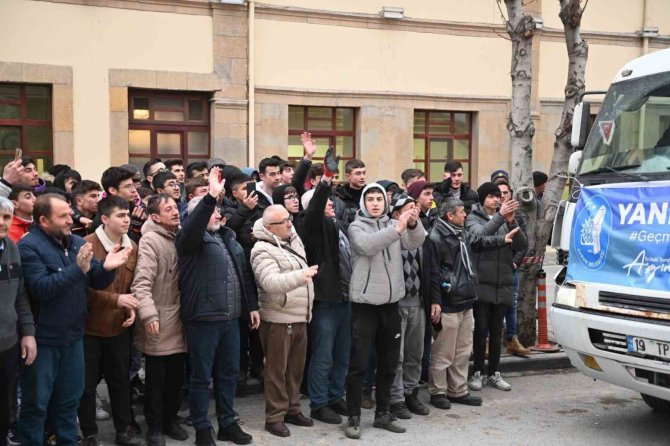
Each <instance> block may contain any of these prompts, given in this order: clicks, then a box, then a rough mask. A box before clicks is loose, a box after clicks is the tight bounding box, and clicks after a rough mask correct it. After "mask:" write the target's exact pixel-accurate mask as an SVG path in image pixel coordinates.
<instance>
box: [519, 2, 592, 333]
mask: <svg viewBox="0 0 670 446" xmlns="http://www.w3.org/2000/svg"><path fill="white" fill-rule="evenodd" d="M558 1H559V3H560V7H561V9H560V12H559V17H560V19H561V22H562V23H563V31H564V34H565V44H566V47H567V50H568V78H567V83H566V85H565V102H564V104H563V112H562V114H561V122H560V124H559V126H558V129H556V140H555V142H554V154H553V157H552V160H551V168H550V170H549V180H548V182H547V186H546V189H545V192H544V195H543V197H542V204H541V206H540V210H539V218H538V219H537V221H536V226H535V232H534V236H533V237H529V250H528V254H527V257H535V256H538V257H539V258H543V257H544V254H545V251H546V248H547V246H546V245H547V241H548V240H549V236H550V234H551V230H552V227H553V223H554V217H555V216H556V211H557V209H558V203H559V202H560V200H561V195H562V194H563V189H564V187H565V180H566V177H567V169H568V159H569V157H570V153H571V151H572V145H571V144H570V134H571V132H572V115H573V113H574V110H575V105H577V102H578V101H579V98H580V97H581V95H582V93H583V92H584V88H585V84H584V76H585V71H586V61H587V59H588V48H589V47H588V44H587V43H586V41H585V40H583V39H582V38H581V34H580V24H581V20H582V15H583V13H584V8H583V7H582V6H581V4H580V0H558ZM584 6H586V4H585V5H584ZM540 267H541V265H540V263H531V264H529V265H528V268H525V269H524V270H523V273H522V276H521V289H520V290H519V300H520V302H523V303H524V307H523V309H522V313H521V315H520V318H519V339H520V340H521V342H522V343H524V344H525V345H532V344H534V342H535V327H536V325H535V320H536V311H535V295H536V294H535V293H536V291H535V288H536V277H537V273H538V271H539V270H540ZM547 280H551V278H549V277H548V278H547ZM530 305H532V311H529V306H530ZM520 307H521V304H520Z"/></svg>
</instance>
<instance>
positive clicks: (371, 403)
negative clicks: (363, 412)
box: [361, 389, 375, 409]
mask: <svg viewBox="0 0 670 446" xmlns="http://www.w3.org/2000/svg"><path fill="white" fill-rule="evenodd" d="M361 407H362V408H363V409H373V408H374V407H375V400H374V399H373V398H372V389H363V397H362V398H361Z"/></svg>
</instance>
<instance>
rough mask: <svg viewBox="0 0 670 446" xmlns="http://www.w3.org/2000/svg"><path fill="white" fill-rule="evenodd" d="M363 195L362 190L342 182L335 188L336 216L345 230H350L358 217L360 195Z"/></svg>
mask: <svg viewBox="0 0 670 446" xmlns="http://www.w3.org/2000/svg"><path fill="white" fill-rule="evenodd" d="M375 184H376V183H375ZM377 186H379V184H377ZM380 187H381V186H380ZM384 193H386V192H384ZM359 194H360V195H359ZM362 196H363V193H362V191H360V192H359V191H357V190H355V189H352V188H351V187H349V185H348V184H340V185H339V186H337V187H336V188H335V193H334V198H333V205H334V206H335V216H336V217H337V220H338V221H339V222H340V225H341V227H342V228H343V229H344V230H345V231H348V228H349V225H350V224H351V223H352V222H353V221H354V220H355V219H356V213H357V212H358V210H359V209H360V206H361V205H360V203H361V199H360V197H362ZM387 207H388V206H387Z"/></svg>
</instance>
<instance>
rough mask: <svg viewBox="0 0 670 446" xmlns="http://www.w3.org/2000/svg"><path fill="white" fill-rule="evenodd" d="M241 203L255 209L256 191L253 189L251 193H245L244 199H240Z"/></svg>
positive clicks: (256, 202)
mask: <svg viewBox="0 0 670 446" xmlns="http://www.w3.org/2000/svg"><path fill="white" fill-rule="evenodd" d="M242 204H244V205H245V206H246V207H247V208H249V209H255V208H256V205H258V193H257V192H256V191H255V190H254V191H251V193H250V194H247V196H246V197H245V198H244V200H242Z"/></svg>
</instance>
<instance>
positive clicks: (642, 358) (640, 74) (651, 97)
mask: <svg viewBox="0 0 670 446" xmlns="http://www.w3.org/2000/svg"><path fill="white" fill-rule="evenodd" d="M601 93H602V92H601ZM588 119H589V104H588V103H587V102H582V103H580V104H579V105H578V107H577V108H576V110H575V115H574V120H573V134H572V144H573V146H575V148H576V149H577V150H576V151H575V152H574V153H573V154H572V156H571V158H570V171H571V173H572V174H574V181H573V185H572V189H571V196H570V199H569V200H567V201H565V202H562V203H561V205H560V207H559V211H558V213H557V216H556V220H555V223H554V231H553V236H552V245H553V246H554V247H556V248H557V250H558V253H559V260H560V261H561V262H562V263H563V264H564V268H563V269H562V270H561V272H559V273H558V275H557V276H556V283H557V292H556V298H555V301H554V304H553V305H552V307H551V309H550V318H551V322H552V326H553V329H554V333H555V336H556V340H557V341H558V343H559V344H561V345H562V346H563V348H564V349H565V351H566V353H567V354H568V356H569V358H570V361H571V362H572V364H573V365H574V366H575V367H576V368H577V369H578V370H580V371H581V372H582V373H584V374H586V375H587V376H590V377H592V378H594V379H598V380H603V381H606V382H609V383H612V384H615V385H619V386H622V387H625V388H628V389H631V390H634V391H636V392H639V393H641V394H642V397H643V399H644V401H645V402H646V403H647V404H648V405H649V406H651V407H652V408H654V409H656V410H663V411H670V49H667V50H662V51H657V52H654V53H651V54H648V55H646V56H643V57H640V58H638V59H635V60H632V61H631V62H629V63H628V64H626V65H625V66H624V67H623V68H622V69H621V70H620V71H619V72H618V73H617V74H616V76H615V78H614V81H613V82H612V85H611V86H610V88H609V90H608V91H607V93H606V95H605V97H604V99H603V101H602V106H601V109H600V111H599V113H598V115H597V117H596V119H595V122H594V124H593V126H592V128H591V131H590V133H589V134H588V139H587V138H586V133H587V130H586V129H587V128H588Z"/></svg>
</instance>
